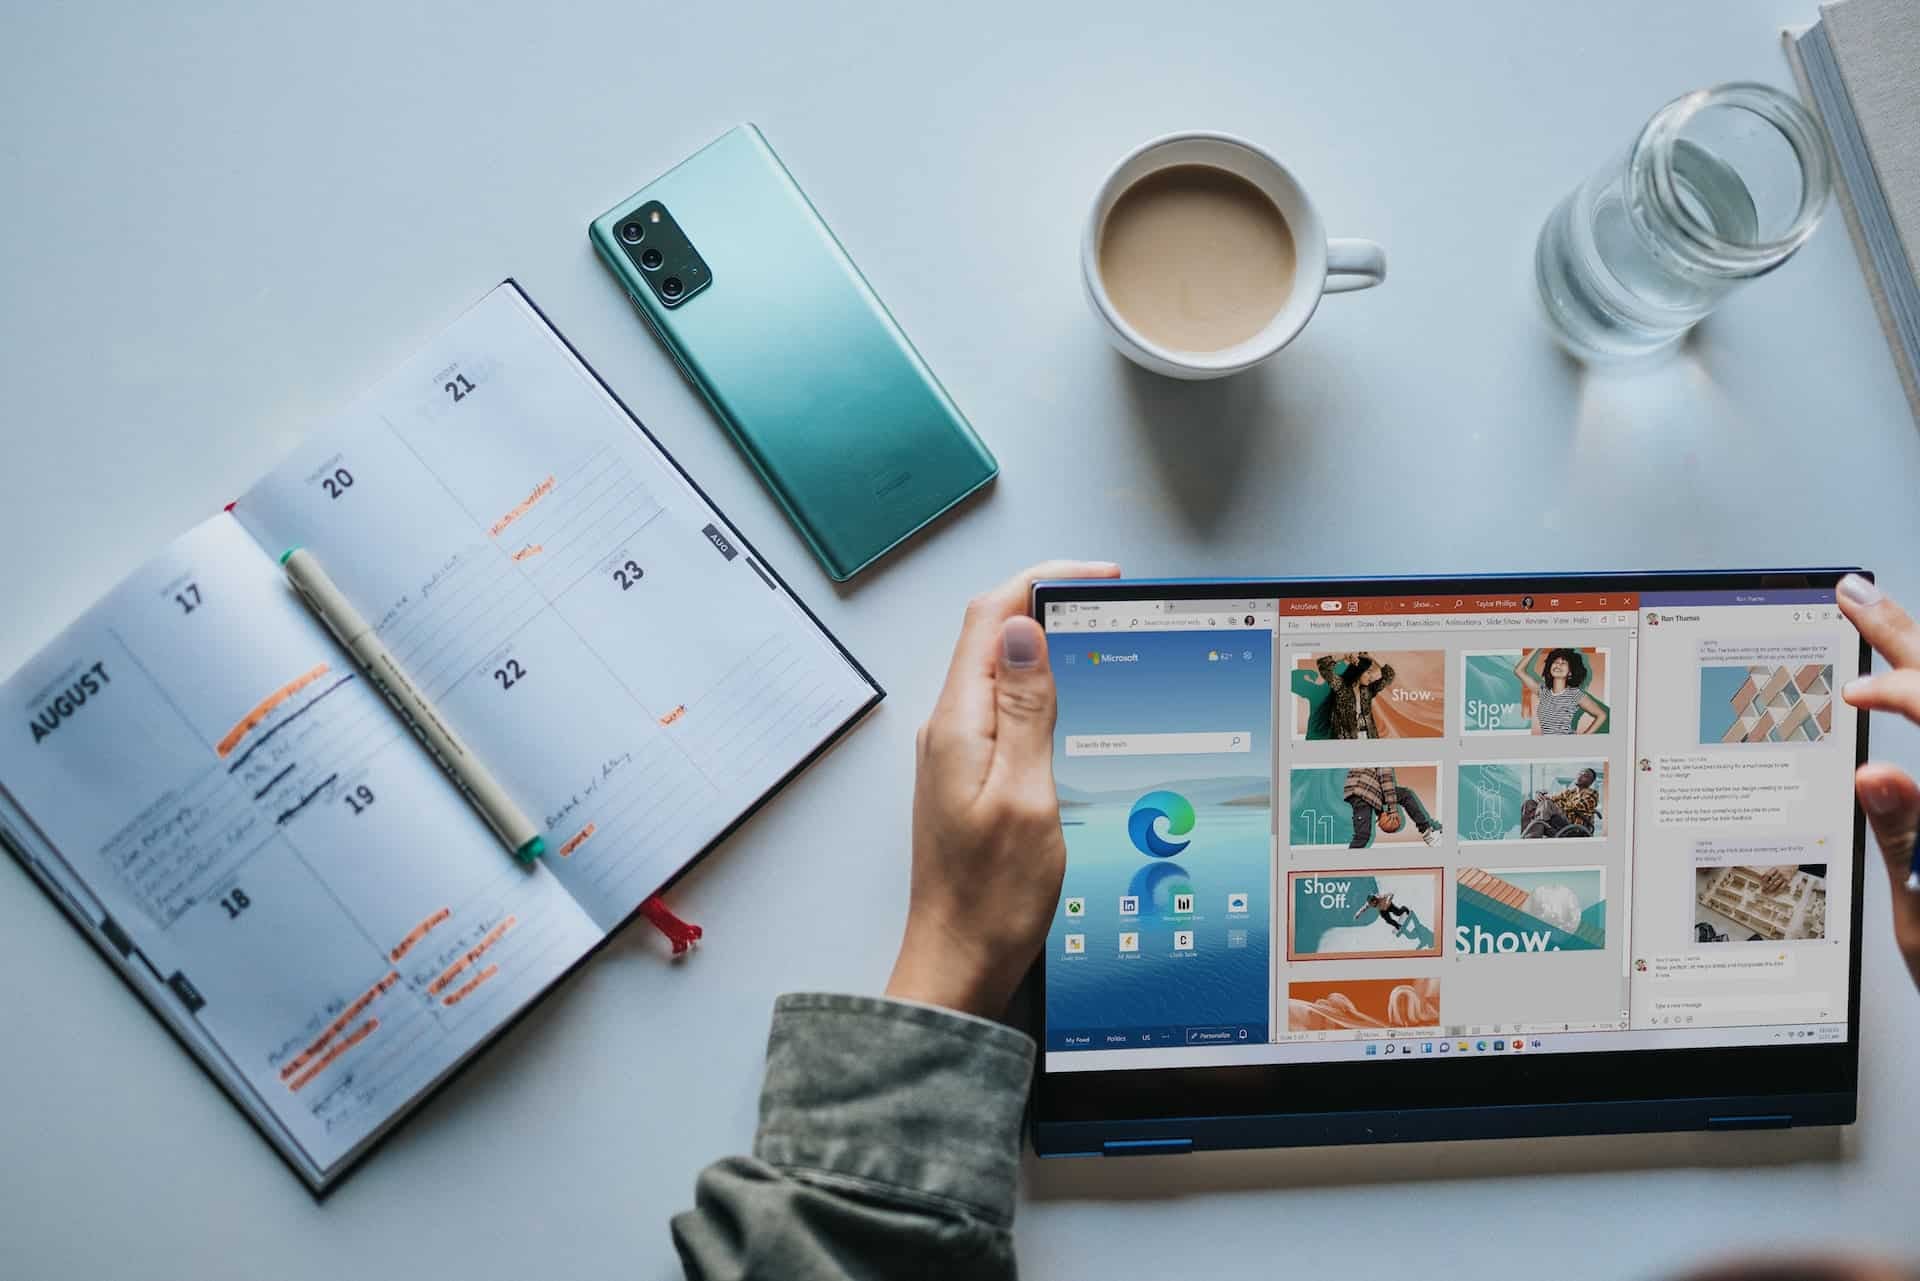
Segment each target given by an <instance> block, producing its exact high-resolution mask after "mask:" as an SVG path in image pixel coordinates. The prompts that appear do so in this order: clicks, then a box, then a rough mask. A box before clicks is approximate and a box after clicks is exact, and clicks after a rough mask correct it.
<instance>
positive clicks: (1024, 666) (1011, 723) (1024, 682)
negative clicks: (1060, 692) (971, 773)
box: [993, 614, 1056, 778]
mask: <svg viewBox="0 0 1920 1281" xmlns="http://www.w3.org/2000/svg"><path fill="white" fill-rule="evenodd" d="M994 702H995V707H996V710H997V713H998V715H997V716H996V718H995V719H996V724H995V728H994V749H993V755H994V767H995V768H996V769H1004V770H1006V771H1008V772H1009V773H1010V774H1011V776H1012V777H1014V778H1023V777H1024V776H1026V775H1028V774H1029V773H1031V772H1033V771H1045V772H1051V769H1052V765H1053V722H1054V714H1055V711H1056V706H1055V702H1054V692H1053V669H1052V667H1051V666H1049V664H1048V662H1047V637H1046V633H1045V632H1043V631H1041V630H1040V624H1038V623H1036V622H1034V621H1033V620H1032V619H1031V618H1028V617H1027V616H1026V615H1024V614H1019V615H1015V616H1014V617H1012V618H1009V619H1008V620H1007V621H1006V622H1004V623H1002V624H1001V625H1000V658H999V662H998V664H997V665H996V669H995V672H994ZM1044 776H1045V774H1044V773H1043V774H1042V777H1044Z"/></svg>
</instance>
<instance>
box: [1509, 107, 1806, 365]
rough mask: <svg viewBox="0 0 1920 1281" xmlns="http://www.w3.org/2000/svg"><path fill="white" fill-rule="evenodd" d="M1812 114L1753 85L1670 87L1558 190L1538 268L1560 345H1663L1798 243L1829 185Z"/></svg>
mask: <svg viewBox="0 0 1920 1281" xmlns="http://www.w3.org/2000/svg"><path fill="white" fill-rule="evenodd" d="M1832 185H1833V180H1832V168H1831V165H1830V162H1829V160H1828V156H1827V147H1826V139H1825V137H1824V136H1823V135H1822V133H1821V131H1820V126H1819V124H1818V123H1817V122H1816V121H1815V120H1814V119H1813V117H1812V116H1811V115H1809V114H1808V112H1807V110H1806V108H1805V107H1802V106H1801V105H1800V104H1799V103H1798V102H1796V101H1795V100H1794V99H1792V98H1790V97H1788V96H1787V95H1786V94H1783V93H1781V92H1780V91H1779V90H1777V89H1773V88H1769V87H1768V86H1766V85H1762V84H1724V85H1718V86H1716V87H1714V88H1711V89H1698V90H1695V91H1694V92H1693V93H1690V94H1687V95H1685V96H1684V97H1680V98H1676V99H1674V100H1673V101H1672V102H1670V103H1668V104H1667V105H1666V106H1664V107H1662V108H1661V109H1660V110H1659V111H1657V112H1655V113H1654V117H1653V119H1651V120H1649V121H1648V122H1647V126H1646V128H1645V129H1643V130H1641V131H1640V136H1639V137H1638V138H1637V139H1635V140H1634V142H1633V145H1632V146H1631V147H1629V148H1628V149H1627V153H1626V155H1625V156H1624V157H1622V158H1620V159H1617V160H1615V161H1613V162H1612V163H1610V164H1607V165H1605V166H1603V167H1602V168H1600V169H1599V170H1598V171H1597V172H1595V173H1594V174H1593V176H1591V177H1590V178H1588V179H1587V180H1586V181H1585V182H1583V183H1581V184H1580V185H1579V186H1578V187H1576V188H1575V189H1574V190H1573V192H1572V193H1571V194H1570V195H1568V196H1567V198H1566V199H1565V200H1562V201H1561V202H1560V204H1559V207H1557V208H1556V209H1555V210H1554V211H1553V213H1552V214H1551V215H1549V216H1548V218H1547V224H1546V226H1544V227H1542V228H1541V229H1540V242H1539V244H1538V246H1537V247H1536V248H1535V251H1534V273H1535V276H1536V277H1537V279H1538V283H1539V286H1540V301H1541V304H1542V305H1543V306H1544V307H1545V309H1546V313H1547V320H1548V323H1549V324H1550V325H1551V326H1552V328H1553V330H1554V336H1555V337H1556V338H1557V339H1559V341H1560V344H1561V345H1562V346H1564V347H1565V348H1566V349H1567V350H1568V351H1570V352H1572V353H1573V354H1574V355H1575V356H1578V357H1579V358H1580V359H1582V360H1585V361H1588V362H1589V363H1595V364H1612V363H1621V362H1626V361H1632V360H1635V359H1639V358H1642V357H1646V356H1652V355H1655V354H1658V353H1662V352H1666V351H1668V350H1670V349H1672V348H1673V347H1674V346H1675V345H1676V344H1677V343H1678V342H1679V341H1680V338H1681V337H1682V336H1683V335H1684V334H1685V333H1686V332H1687V330H1689V329H1691V328H1692V327H1693V326H1694V325H1695V324H1696V323H1698V322H1699V321H1700V319H1701V318H1702V317H1703V316H1705V315H1706V314H1707V313H1708V312H1710V311H1712V310H1713V309H1714V307H1716V306H1718V305H1719V302H1720V300H1721V299H1722V298H1724V297H1726V295H1727V294H1728V293H1730V292H1732V291H1733V290H1734V289H1735V288H1736V287H1737V286H1739V285H1741V284H1743V283H1744V282H1746V281H1748V280H1751V279H1753V278H1754V277H1755V276H1764V275H1765V274H1766V273H1768V272H1769V271H1772V270H1773V269H1774V268H1775V267H1778V266H1779V265H1780V264H1781V263H1783V262H1785V261H1786V260H1787V259H1788V258H1791V257H1792V256H1793V252H1794V250H1796V249H1798V248H1799V247H1800V246H1801V245H1802V244H1803V243H1805V241H1806V239H1807V237H1808V236H1810V235H1812V234H1813V229H1814V227H1815V226H1816V225H1817V224H1818V223H1819V221H1820V214H1821V211H1822V210H1823V209H1825V208H1826V203H1827V196H1828V194H1829V192H1830V191H1831V190H1832Z"/></svg>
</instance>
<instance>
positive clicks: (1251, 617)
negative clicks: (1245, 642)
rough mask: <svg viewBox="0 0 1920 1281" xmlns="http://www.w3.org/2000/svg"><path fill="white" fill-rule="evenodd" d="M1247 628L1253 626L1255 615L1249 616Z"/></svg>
mask: <svg viewBox="0 0 1920 1281" xmlns="http://www.w3.org/2000/svg"><path fill="white" fill-rule="evenodd" d="M1247 626H1248V627H1252V626H1253V615H1252V614H1248V615H1247Z"/></svg>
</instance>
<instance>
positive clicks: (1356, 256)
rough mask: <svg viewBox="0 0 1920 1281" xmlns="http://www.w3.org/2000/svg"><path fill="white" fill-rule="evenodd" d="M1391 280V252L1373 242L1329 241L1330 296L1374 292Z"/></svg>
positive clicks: (1331, 239) (1328, 272)
mask: <svg viewBox="0 0 1920 1281" xmlns="http://www.w3.org/2000/svg"><path fill="white" fill-rule="evenodd" d="M1386 278H1387V251H1386V250H1384V249H1382V248H1381V247H1380V246H1379V245H1376V244H1374V243H1373V241H1371V240H1341V239H1334V238H1329V239H1328V241H1327V287H1326V292H1327V293H1330V294H1344V293H1347V292H1349V291H1351V290H1354V289H1371V288H1373V287H1374V286H1375V285H1377V284H1379V283H1380V282H1381V281H1383V280H1385V279H1386Z"/></svg>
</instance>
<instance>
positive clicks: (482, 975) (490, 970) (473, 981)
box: [440, 965, 500, 1005]
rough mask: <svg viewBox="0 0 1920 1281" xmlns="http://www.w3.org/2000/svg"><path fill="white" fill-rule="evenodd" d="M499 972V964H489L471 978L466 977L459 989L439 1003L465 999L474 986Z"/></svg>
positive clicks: (452, 1003)
mask: <svg viewBox="0 0 1920 1281" xmlns="http://www.w3.org/2000/svg"><path fill="white" fill-rule="evenodd" d="M499 972H500V967H499V966H497V965H489V966H488V967H487V968H486V969H484V970H481V971H480V972H479V973H478V974H476V975H474V976H473V977H472V978H470V979H468V980H467V981H466V982H465V983H463V984H461V985H460V990H459V991H458V992H455V993H454V994H453V995H452V996H449V997H447V998H445V999H444V1000H442V1001H441V1002H440V1004H442V1005H458V1004H460V1002H462V1001H464V1000H466V999H467V997H469V996H471V995H472V994H473V989H475V988H476V987H479V986H480V985H481V984H482V983H485V982H486V981H487V980H488V979H490V978H492V977H493V976H494V975H496V974H498V973H499Z"/></svg>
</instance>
